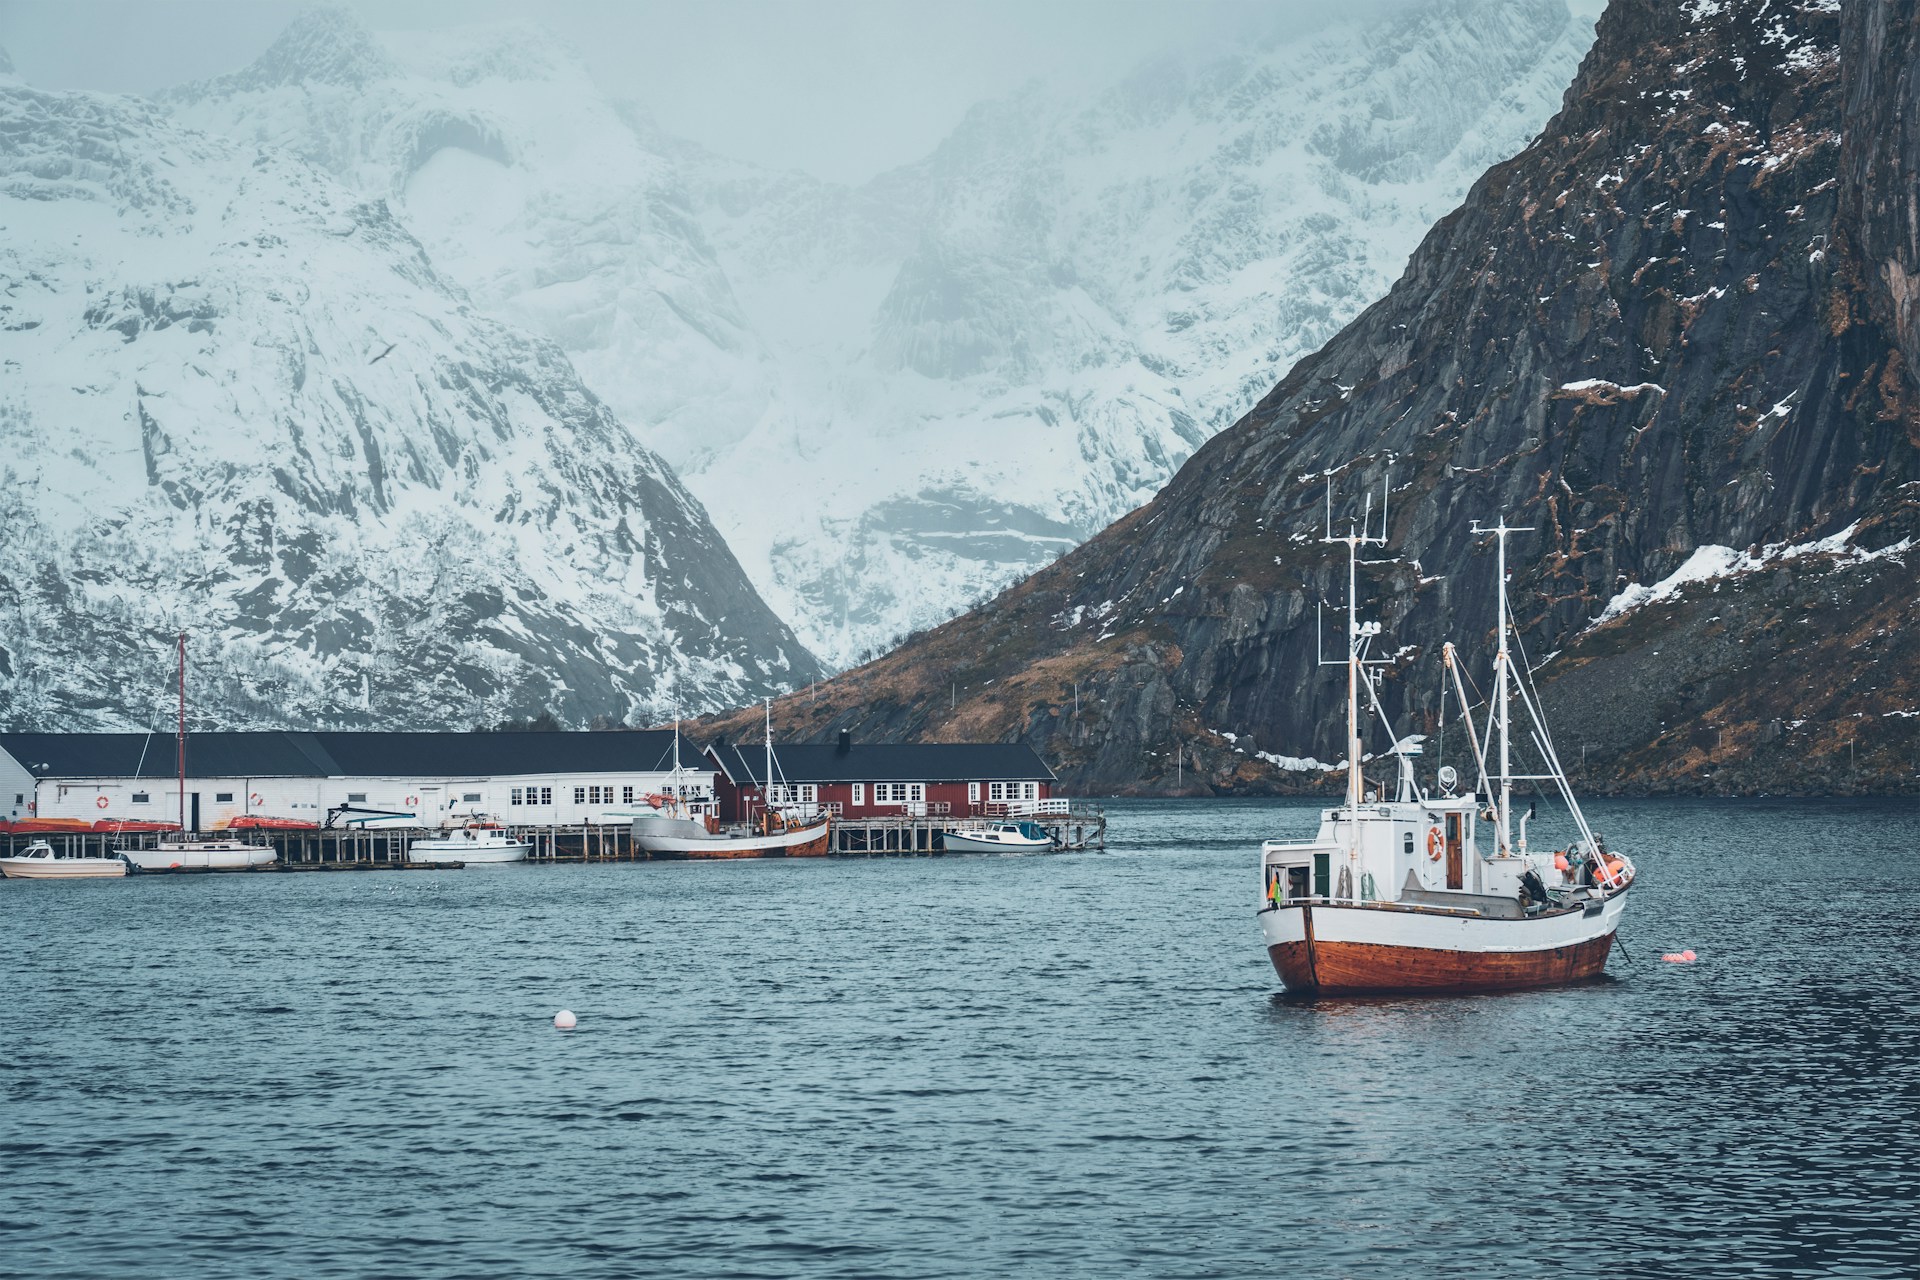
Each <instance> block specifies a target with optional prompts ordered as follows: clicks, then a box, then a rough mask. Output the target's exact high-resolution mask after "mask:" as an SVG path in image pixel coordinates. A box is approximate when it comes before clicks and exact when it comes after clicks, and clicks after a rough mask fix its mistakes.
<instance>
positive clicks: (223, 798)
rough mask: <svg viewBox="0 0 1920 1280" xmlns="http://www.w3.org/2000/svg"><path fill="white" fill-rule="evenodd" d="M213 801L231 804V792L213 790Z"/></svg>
mask: <svg viewBox="0 0 1920 1280" xmlns="http://www.w3.org/2000/svg"><path fill="white" fill-rule="evenodd" d="M213 802H214V803H215V804H232V803H233V792H231V791H216V792H214V793H213Z"/></svg>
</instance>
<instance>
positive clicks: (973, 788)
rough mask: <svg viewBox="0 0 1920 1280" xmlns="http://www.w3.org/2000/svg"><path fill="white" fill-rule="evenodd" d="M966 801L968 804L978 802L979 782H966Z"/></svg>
mask: <svg viewBox="0 0 1920 1280" xmlns="http://www.w3.org/2000/svg"><path fill="white" fill-rule="evenodd" d="M967 803H968V804H979V803H980V784H979V783H977V782H969V783H968V784H967Z"/></svg>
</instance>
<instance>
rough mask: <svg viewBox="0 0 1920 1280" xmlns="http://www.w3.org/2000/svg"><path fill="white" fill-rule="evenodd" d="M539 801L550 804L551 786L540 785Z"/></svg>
mask: <svg viewBox="0 0 1920 1280" xmlns="http://www.w3.org/2000/svg"><path fill="white" fill-rule="evenodd" d="M540 803H541V804H552V803H553V788H552V787H542V788H540Z"/></svg>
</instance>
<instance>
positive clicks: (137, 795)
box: [133, 791, 153, 804]
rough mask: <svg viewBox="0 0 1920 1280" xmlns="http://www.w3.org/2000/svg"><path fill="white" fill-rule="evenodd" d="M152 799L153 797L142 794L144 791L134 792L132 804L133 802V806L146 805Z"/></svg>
mask: <svg viewBox="0 0 1920 1280" xmlns="http://www.w3.org/2000/svg"><path fill="white" fill-rule="evenodd" d="M152 798H153V797H151V796H149V795H148V794H147V793H146V792H144V791H136V792H134V793H133V802H134V803H135V804H146V803H148V802H149V801H150V800H152Z"/></svg>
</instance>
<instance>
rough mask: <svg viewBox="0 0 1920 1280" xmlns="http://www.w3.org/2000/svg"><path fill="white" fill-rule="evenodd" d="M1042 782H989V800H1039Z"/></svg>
mask: <svg viewBox="0 0 1920 1280" xmlns="http://www.w3.org/2000/svg"><path fill="white" fill-rule="evenodd" d="M1039 798H1040V784H1039V783H1037V782H989V783H988V784H987V799H989V800H1038V799H1039Z"/></svg>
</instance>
